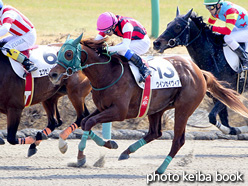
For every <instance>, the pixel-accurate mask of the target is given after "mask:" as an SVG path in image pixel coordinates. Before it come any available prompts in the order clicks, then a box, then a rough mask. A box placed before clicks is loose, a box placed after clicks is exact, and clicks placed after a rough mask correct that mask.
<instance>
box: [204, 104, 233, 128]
mask: <svg viewBox="0 0 248 186" xmlns="http://www.w3.org/2000/svg"><path fill="white" fill-rule="evenodd" d="M214 103H215V104H214V108H213V109H212V110H211V112H210V113H209V115H208V117H209V122H210V123H212V124H213V125H216V123H217V119H216V116H217V114H219V116H220V119H221V122H222V124H223V125H225V126H226V127H230V126H229V124H228V113H227V107H226V106H225V105H224V104H223V103H222V102H221V101H219V100H216V99H214Z"/></svg>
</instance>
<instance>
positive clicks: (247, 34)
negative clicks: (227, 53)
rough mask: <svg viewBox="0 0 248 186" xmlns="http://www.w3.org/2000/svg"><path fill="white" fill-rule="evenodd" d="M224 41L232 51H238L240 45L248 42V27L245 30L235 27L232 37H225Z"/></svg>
mask: <svg viewBox="0 0 248 186" xmlns="http://www.w3.org/2000/svg"><path fill="white" fill-rule="evenodd" d="M224 40H225V42H226V44H227V45H228V46H229V47H230V48H231V49H232V50H236V49H237V48H238V47H239V43H246V42H248V26H247V27H245V28H237V27H234V28H233V30H232V32H231V34H230V35H225V36H224Z"/></svg>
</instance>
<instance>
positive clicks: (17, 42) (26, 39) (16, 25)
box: [0, 0, 37, 72]
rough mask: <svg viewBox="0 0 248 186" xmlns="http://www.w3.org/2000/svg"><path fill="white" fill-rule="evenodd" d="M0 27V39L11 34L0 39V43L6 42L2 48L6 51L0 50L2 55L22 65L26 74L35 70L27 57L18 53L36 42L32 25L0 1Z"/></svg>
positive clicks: (19, 13)
mask: <svg viewBox="0 0 248 186" xmlns="http://www.w3.org/2000/svg"><path fill="white" fill-rule="evenodd" d="M0 25H1V26H0V37H1V36H5V35H6V34H7V33H10V34H11V35H9V36H6V37H4V38H3V39H1V42H6V44H4V46H3V48H6V49H7V51H6V50H2V52H3V54H4V55H6V56H8V57H11V58H13V59H14V60H16V61H17V62H19V63H21V64H23V65H24V67H25V69H26V70H27V71H28V72H31V71H35V70H37V67H36V66H35V65H34V64H33V63H32V62H31V61H30V60H29V59H28V57H27V56H25V55H24V54H22V53H21V52H20V51H24V50H27V49H29V48H30V47H31V46H33V45H34V44H35V42H36V31H35V28H34V26H33V24H32V23H31V22H30V21H29V20H28V18H27V17H25V16H24V15H23V14H22V13H21V12H19V11H18V10H17V9H15V8H13V7H12V6H8V5H7V6H5V5H3V2H2V0H0Z"/></svg>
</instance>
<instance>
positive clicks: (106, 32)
mask: <svg viewBox="0 0 248 186" xmlns="http://www.w3.org/2000/svg"><path fill="white" fill-rule="evenodd" d="M111 31H112V28H110V29H108V30H106V31H104V33H105V34H109V33H110V32H111Z"/></svg>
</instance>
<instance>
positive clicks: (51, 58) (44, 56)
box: [9, 45, 60, 79]
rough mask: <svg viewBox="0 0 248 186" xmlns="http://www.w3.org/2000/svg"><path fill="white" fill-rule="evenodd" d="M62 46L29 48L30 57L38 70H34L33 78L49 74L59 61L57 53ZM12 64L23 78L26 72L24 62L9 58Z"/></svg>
mask: <svg viewBox="0 0 248 186" xmlns="http://www.w3.org/2000/svg"><path fill="white" fill-rule="evenodd" d="M59 49H60V47H59V46H56V45H54V46H53V45H38V46H37V47H34V48H32V49H29V59H30V61H32V62H33V63H34V64H35V65H36V66H37V67H38V70H36V71H34V72H32V77H33V78H39V77H43V76H47V75H48V73H49V72H50V70H51V69H52V68H53V67H54V66H55V65H56V64H55V62H56V61H57V53H58V51H59ZM9 61H10V64H11V66H12V69H13V70H14V72H15V73H16V74H17V75H18V76H19V77H20V78H22V79H25V78H24V77H23V74H24V73H25V71H24V68H23V66H22V64H20V63H18V62H17V61H15V60H13V59H12V58H9Z"/></svg>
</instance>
